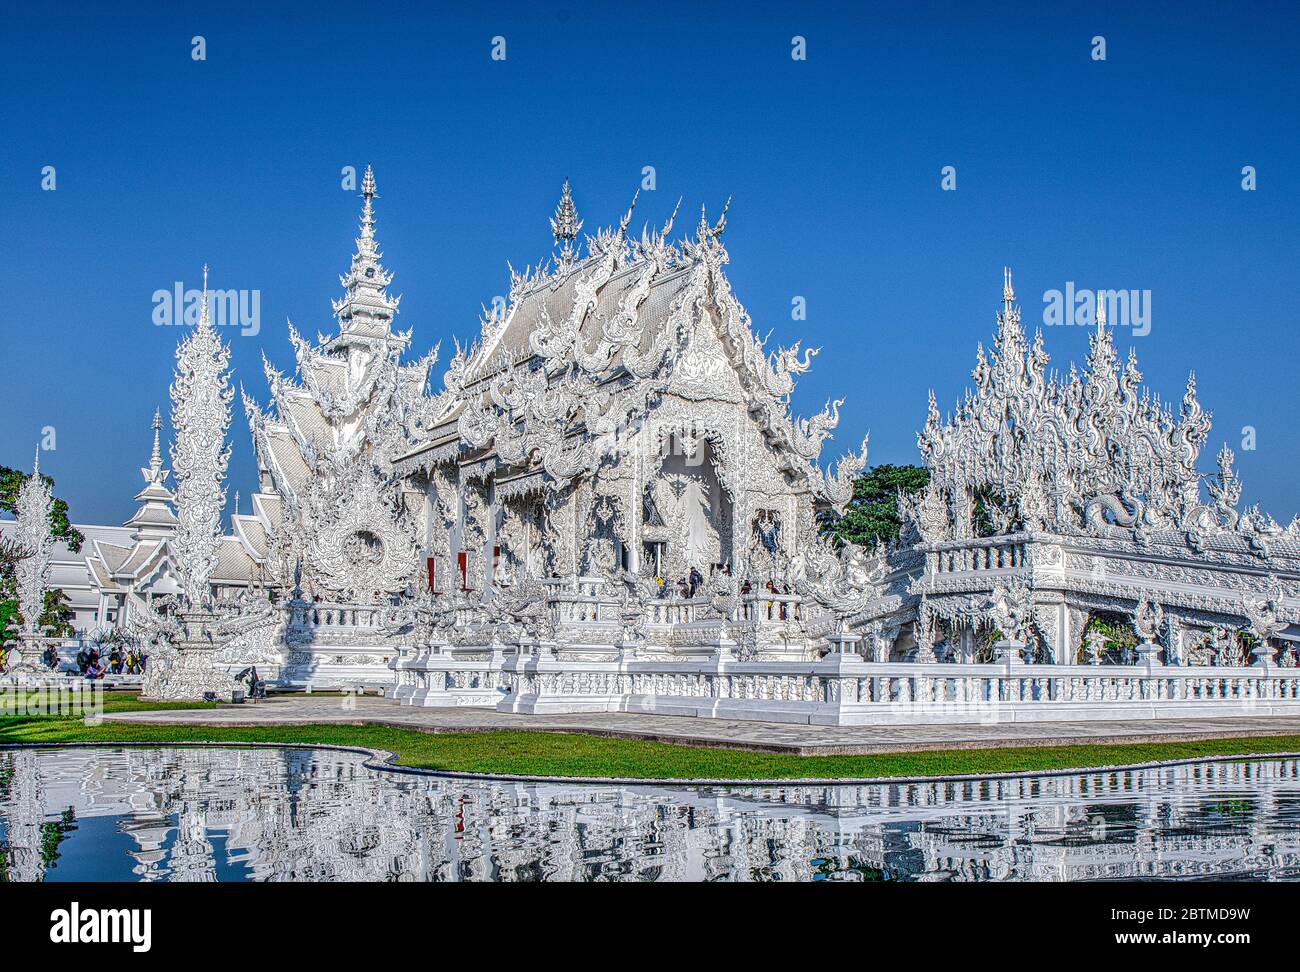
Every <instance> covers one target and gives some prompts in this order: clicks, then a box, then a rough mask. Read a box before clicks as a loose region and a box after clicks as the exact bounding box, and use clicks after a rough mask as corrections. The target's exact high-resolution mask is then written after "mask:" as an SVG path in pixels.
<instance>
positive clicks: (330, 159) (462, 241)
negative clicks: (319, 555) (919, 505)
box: [0, 0, 1300, 523]
mask: <svg viewBox="0 0 1300 972" xmlns="http://www.w3.org/2000/svg"><path fill="white" fill-rule="evenodd" d="M263 6H272V5H264V4H250V5H243V4H239V3H221V4H217V3H212V4H194V5H191V4H160V5H158V6H156V7H154V6H141V5H133V4H126V5H123V6H122V7H109V6H108V5H104V4H98V3H96V4H85V5H76V4H65V3H58V2H53V3H44V4H34V5H33V4H25V5H22V6H21V7H20V8H19V7H17V5H11V9H9V10H7V11H6V14H5V29H4V33H3V36H0V72H2V73H3V82H4V83H3V92H2V93H0V113H2V117H3V133H4V138H3V144H0V189H2V191H0V227H3V229H4V234H3V235H4V240H5V243H6V246H5V252H4V256H3V258H2V259H0V293H3V295H4V299H3V300H2V301H0V334H2V335H3V348H4V353H3V378H2V379H0V381H2V382H3V386H2V387H3V388H4V408H3V413H2V414H3V421H2V422H0V463H3V464H5V465H16V466H21V467H22V468H27V467H28V465H29V464H30V461H31V456H32V449H33V446H34V444H35V442H36V441H37V439H38V438H39V437H40V435H41V430H42V429H43V428H45V427H47V426H48V427H53V429H54V430H55V432H56V436H57V439H56V442H57V448H56V449H55V450H54V451H53V452H49V453H46V454H45V455H44V456H43V458H42V468H43V469H45V470H46V471H48V472H50V473H52V474H53V475H54V476H55V477H56V480H57V484H58V485H57V492H58V494H59V495H60V496H62V497H64V498H66V499H67V500H68V501H69V502H70V504H71V510H72V516H73V519H74V520H75V521H77V522H107V523H118V522H121V521H123V520H125V519H126V518H127V517H129V516H130V514H131V512H132V510H133V508H134V504H133V503H132V501H131V496H132V495H133V494H134V493H135V492H136V490H137V489H139V487H140V485H141V482H140V479H139V473H138V471H137V470H138V468H139V466H140V465H142V464H144V463H145V462H146V460H147V458H148V450H149V436H150V430H149V423H150V419H151V417H152V415H153V411H154V408H155V407H157V406H159V405H161V406H163V407H164V414H165V410H166V392H167V385H168V382H169V381H170V378H171V369H172V355H173V352H174V350H175V346H176V343H177V341H178V339H179V337H180V331H179V329H177V328H173V327H158V326H155V325H154V324H153V322H152V319H151V316H152V314H153V311H154V305H153V302H152V295H153V294H154V292H155V291H157V290H159V289H171V288H172V287H173V286H174V284H175V282H176V281H182V282H183V283H184V284H185V285H186V286H187V287H193V286H197V285H198V283H199V280H200V267H201V266H202V265H203V263H204V262H207V263H208V264H210V265H211V268H212V269H211V273H212V285H213V286H214V287H221V288H235V289H242V290H256V291H259V293H260V312H261V328H260V332H259V333H258V334H256V335H240V334H238V333H237V332H236V331H235V330H234V329H226V330H225V331H224V335H225V336H226V337H227V338H228V339H229V340H230V343H231V344H232V346H233V365H234V368H235V376H236V379H237V380H239V381H242V382H243V383H244V385H245V387H247V388H248V389H249V391H250V392H252V393H253V394H254V395H255V396H257V397H258V398H259V399H260V400H263V401H265V398H266V383H265V379H264V377H263V374H262V365H261V355H262V354H263V353H265V354H266V355H267V357H268V358H269V359H270V360H271V361H272V362H273V363H275V364H276V365H277V366H278V367H280V368H282V369H284V370H287V371H290V372H291V371H292V353H291V348H290V346H289V343H288V340H287V338H286V328H285V321H286V319H287V318H291V319H292V320H293V321H294V323H295V325H296V326H297V327H298V328H299V330H300V331H301V332H302V333H303V334H305V335H308V336H314V335H315V334H316V333H317V331H327V332H328V331H329V330H330V329H331V328H332V327H333V326H334V325H333V322H332V320H331V317H330V306H329V300H330V299H331V298H334V297H337V296H338V294H339V293H340V287H339V285H338V282H337V281H338V275H339V274H340V273H341V272H343V271H344V270H345V269H346V267H347V263H348V257H349V255H350V254H351V252H352V250H353V237H354V236H355V234H356V228H357V227H356V220H357V215H358V211H359V205H360V200H359V199H358V198H357V196H356V195H355V193H353V192H346V191H344V190H343V189H342V188H341V187H340V181H341V176H340V171H341V170H342V168H343V167H344V166H348V165H353V166H357V167H358V169H360V168H361V167H364V165H365V164H366V162H373V163H374V165H375V170H376V174H377V176H378V182H379V192H380V196H381V198H380V200H379V203H378V216H379V224H378V235H379V239H380V241H381V244H382V245H383V248H384V251H385V256H386V263H387V265H388V266H389V268H390V269H391V270H393V271H394V272H395V273H396V281H395V285H394V290H395V291H397V292H400V293H402V294H403V295H404V297H403V301H402V308H401V310H402V313H401V316H400V317H399V319H398V322H399V324H400V325H401V326H402V327H411V328H413V329H414V332H415V350H416V351H422V350H423V349H424V348H426V347H428V346H431V345H433V344H435V343H437V342H438V341H442V342H443V347H444V349H449V348H450V346H451V341H450V338H451V337H452V336H453V335H456V336H458V337H460V338H461V340H462V341H466V340H468V339H470V338H472V337H473V336H475V335H476V334H477V331H478V324H477V318H478V313H479V305H480V304H481V303H490V302H491V300H492V298H493V296H494V295H499V294H504V293H506V291H507V289H508V274H507V270H506V261H507V260H510V261H512V262H513V263H514V264H515V266H517V267H522V266H524V265H525V264H528V263H535V262H536V261H537V260H538V259H539V258H542V257H544V256H546V255H547V254H549V252H550V249H551V245H552V241H551V238H550V232H549V227H548V224H547V217H548V216H549V215H550V213H551V211H552V209H553V207H554V205H555V203H556V200H557V198H558V194H559V187H560V183H561V182H562V180H563V179H564V178H565V177H566V176H567V177H568V178H569V179H571V181H572V184H573V189H574V196H575V199H576V202H577V205H578V208H579V211H580V213H581V215H582V216H583V218H584V219H585V220H586V222H587V229H588V230H594V229H595V228H596V227H597V226H598V225H608V224H610V223H613V222H615V221H616V220H617V218H618V217H619V215H620V214H621V213H622V212H623V210H624V209H625V208H626V206H627V203H628V201H629V199H630V197H631V195H632V193H633V191H634V190H635V189H636V188H637V187H638V185H639V184H640V182H641V179H642V169H643V167H644V166H647V165H650V166H654V167H655V172H656V178H657V188H656V191H654V192H642V194H641V199H640V202H639V204H638V207H637V211H636V220H635V222H634V230H635V231H637V232H638V233H639V229H640V226H641V224H642V222H643V221H654V222H655V223H659V222H661V221H662V220H663V219H664V218H665V217H666V216H667V214H668V212H669V211H670V210H671V209H672V206H673V204H674V203H675V202H676V200H677V198H678V196H682V197H684V202H683V212H684V213H685V214H687V215H686V217H685V218H684V219H683V221H682V222H681V223H679V228H680V229H682V230H683V231H686V230H688V229H689V228H690V227H691V226H692V225H693V224H694V221H695V215H696V214H697V213H698V210H699V205H700V203H701V202H704V203H707V204H708V206H709V208H710V211H712V212H716V211H717V209H718V208H719V207H720V206H721V204H722V202H723V200H724V199H726V197H727V196H728V195H731V196H733V197H734V198H733V202H732V206H731V212H730V216H729V223H728V230H727V236H726V242H727V246H728V249H729V250H730V253H731V257H732V266H731V269H730V275H731V279H732V282H733V284H734V286H735V289H736V292H737V294H738V296H739V297H740V299H741V300H742V302H744V303H745V304H746V306H747V307H748V309H749V311H750V313H751V315H752V317H753V319H754V322H755V324H756V326H757V327H758V329H759V330H760V332H761V333H766V332H767V331H768V330H769V329H770V330H771V331H772V332H773V337H772V343H771V346H773V347H775V346H776V344H778V343H782V344H788V343H791V342H793V341H794V340H796V339H799V338H803V339H804V340H805V342H806V343H811V344H813V345H817V346H821V347H822V348H823V349H824V350H823V352H822V354H821V356H820V357H819V358H817V359H816V362H815V365H814V368H813V370H812V371H811V372H810V373H809V374H808V375H806V376H805V377H804V379H803V381H802V383H801V385H800V387H799V389H798V391H797V392H796V395H795V399H794V405H795V408H796V411H800V412H802V413H804V414H809V413H812V412H815V411H817V410H818V409H820V407H821V405H822V404H823V402H824V401H825V400H826V399H827V398H828V397H830V396H842V397H844V398H845V399H846V400H847V401H846V405H845V408H844V410H843V415H844V418H843V422H842V424H841V426H840V429H839V430H838V431H837V433H836V437H835V441H834V442H831V443H829V444H828V446H827V458H831V457H833V456H834V455H838V454H839V452H840V451H842V450H843V449H846V448H849V447H852V446H854V445H855V444H856V443H857V442H858V441H859V440H860V439H861V436H862V434H863V433H864V432H866V431H867V430H870V432H871V461H872V462H873V463H880V462H915V461H917V460H918V455H917V451H916V443H915V433H916V430H917V429H918V428H919V427H920V426H921V424H922V423H923V421H924V418H925V405H926V392H927V390H928V389H930V388H934V389H935V391H936V393H937V394H938V396H939V400H940V403H941V407H942V408H943V409H944V410H945V411H946V410H947V409H949V408H950V407H951V406H952V404H953V403H954V402H955V401H956V400H957V398H958V396H959V395H960V394H961V392H962V389H963V388H964V387H965V385H966V384H967V382H968V380H969V372H970V369H971V368H972V366H973V365H974V354H975V346H976V343H977V342H979V341H985V342H986V343H987V342H988V340H989V339H990V337H991V335H992V332H993V327H994V314H995V311H996V309H997V307H998V306H999V300H1000V293H1001V274H1002V266H1003V265H1004V264H1010V265H1011V266H1012V267H1013V269H1014V271H1015V281H1016V287H1017V291H1018V296H1019V298H1020V300H1021V303H1022V306H1023V307H1024V318H1025V321H1026V322H1027V323H1029V324H1031V325H1032V324H1035V323H1038V322H1040V321H1041V320H1042V316H1043V295H1044V293H1045V292H1046V291H1049V290H1052V289H1059V290H1063V289H1064V288H1065V287H1066V285H1067V282H1068V281H1073V282H1074V284H1075V286H1076V287H1078V288H1081V289H1083V288H1090V289H1098V288H1107V289H1111V288H1114V289H1119V288H1124V289H1136V290H1142V291H1150V293H1151V306H1150V317H1151V326H1150V333H1148V334H1146V335H1144V336H1141V337H1135V336H1134V335H1133V333H1132V329H1129V330H1127V331H1125V330H1124V329H1122V328H1121V329H1120V330H1119V333H1118V337H1117V340H1118V343H1119V345H1120V349H1121V352H1122V353H1126V352H1127V346H1128V345H1129V344H1130V343H1132V344H1135V345H1136V347H1137V350H1138V355H1139V362H1140V364H1141V367H1142V370H1143V372H1144V373H1145V375H1146V377H1147V381H1148V383H1149V384H1150V385H1151V386H1152V387H1153V389H1154V390H1155V391H1157V392H1159V393H1160V394H1161V395H1162V396H1163V397H1165V398H1169V399H1175V400H1176V399H1177V398H1179V397H1180V396H1181V394H1182V390H1183V384H1184V382H1185V380H1186V375H1187V372H1188V371H1189V370H1192V369H1195V371H1196V372H1197V377H1198V382H1199V388H1200V394H1201V402H1202V405H1203V406H1204V407H1206V408H1207V409H1211V410H1213V412H1214V418H1215V428H1214V431H1213V433H1212V438H1211V442H1210V445H1209V446H1208V447H1207V448H1206V450H1205V453H1204V455H1203V456H1202V467H1203V469H1204V470H1205V471H1207V472H1208V471H1210V470H1211V469H1212V468H1213V458H1214V453H1215V452H1216V451H1217V450H1218V447H1219V444H1220V443H1221V442H1222V441H1224V440H1225V439H1226V440H1227V441H1228V442H1229V443H1230V444H1231V445H1232V446H1233V448H1234V449H1236V450H1237V452H1238V456H1239V469H1240V471H1241V473H1242V475H1243V477H1244V479H1245V483H1246V500H1247V501H1248V502H1253V501H1260V502H1262V503H1263V504H1264V506H1265V508H1266V509H1268V510H1270V511H1271V512H1273V513H1274V515H1276V516H1277V517H1278V519H1279V520H1281V521H1283V522H1286V521H1287V520H1288V519H1289V518H1290V516H1291V514H1292V513H1293V512H1295V511H1297V510H1298V509H1300V497H1298V496H1297V490H1296V488H1295V485H1294V483H1293V481H1292V480H1293V472H1294V470H1296V468H1297V466H1298V465H1300V432H1297V429H1296V423H1295V422H1294V420H1293V416H1294V414H1295V412H1296V408H1297V405H1300V384H1298V383H1297V379H1296V375H1297V368H1296V359H1297V352H1300V335H1297V322H1296V306H1295V305H1294V304H1292V303H1291V299H1290V298H1291V295H1293V294H1295V293H1297V291H1298V290H1300V261H1298V260H1297V257H1298V256H1300V253H1298V252H1297V249H1298V247H1297V243H1298V236H1297V232H1298V227H1300V220H1298V219H1297V217H1298V216H1300V189H1298V187H1300V153H1298V152H1297V148H1300V138H1298V135H1297V121H1300V118H1298V113H1300V107H1298V106H1300V97H1298V95H1300V92H1298V91H1297V88H1298V87H1300V81H1298V80H1297V79H1298V78H1300V74H1298V73H1297V71H1296V70H1295V58H1296V50H1297V47H1298V46H1300V45H1298V41H1300V30H1297V25H1298V23H1300V13H1297V5H1295V4H1293V3H1269V4H1256V3H1233V4H1224V3H1215V4H1189V3H1177V4H1169V5H1158V4H1142V5H1135V4H1129V3H1121V4H1086V5H1085V4H1068V5H1067V4H1043V3H1037V2H1034V3H1023V4H1022V3H999V4H980V3H973V2H972V3H954V4H933V5H932V4H895V3H889V4H881V5H879V6H877V5H871V4H852V5H851V4H835V5H819V4H813V3H807V2H801V3H791V4H748V5H745V6H744V7H743V8H742V7H741V6H740V5H734V6H732V5H728V4H717V3H710V4H701V3H698V2H695V3H688V4H677V3H672V2H666V3H655V4H637V5H628V4H597V3H580V2H569V3H551V2H545V0H540V2H531V3H527V4H524V3H514V4H506V3H496V4H493V3H474V4H439V5H436V6H428V5H424V4H412V5H407V4H402V3H384V4H348V5H346V6H345V5H337V6H334V7H333V8H332V9H331V7H332V5H331V4H329V3H324V2H317V3H310V4H303V5H301V7H295V5H293V4H287V3H286V4H276V5H273V6H276V7H283V8H284V11H282V12H266V11H264V10H261V9H259V8H261V7H263ZM179 7H192V8H193V9H192V10H191V11H190V12H185V11H183V10H180V9H178V8H179ZM1138 7H1141V8H1142V9H1137V8H1138ZM461 8H470V9H468V10H466V9H461ZM288 11H292V12H288ZM196 35H201V36H202V37H203V38H204V40H205V42H206V60H203V61H195V60H194V59H193V57H192V43H191V39H192V38H193V37H194V36H196ZM796 35H798V36H802V37H804V38H805V39H806V53H807V57H806V60H802V61H797V60H794V59H792V57H791V52H792V43H791V39H792V37H794V36H796ZM495 36H501V37H504V38H505V42H506V58H505V60H504V61H497V60H493V59H492V57H491V54H492V45H493V38H494V37H495ZM1095 36H1102V37H1104V38H1105V42H1106V59H1105V60H1104V61H1097V60H1094V59H1093V50H1094V45H1093V41H1092V39H1093V38H1094V37H1095ZM1247 165H1250V166H1254V167H1255V170H1256V172H1257V180H1258V183H1257V185H1258V188H1257V189H1256V190H1255V191H1253V192H1247V191H1243V189H1242V178H1243V177H1242V173H1241V170H1242V168H1243V166H1247ZM45 166H54V167H55V174H56V186H57V188H56V189H55V190H54V191H43V190H42V188H41V184H42V168H43V167H45ZM944 166H953V167H955V170H956V184H957V188H956V190H955V191H943V190H942V189H941V170H942V169H943V167H944ZM795 296H802V297H804V298H805V299H806V305H807V320H806V321H794V320H792V319H791V306H792V305H791V301H792V299H793V298H794V297H795ZM1046 343H1047V349H1048V351H1049V353H1050V354H1051V355H1052V359H1053V364H1054V365H1057V366H1061V367H1065V366H1066V365H1067V364H1068V362H1069V361H1070V360H1072V359H1074V360H1081V359H1082V358H1083V356H1084V355H1085V354H1086V351H1087V329H1086V328H1083V327H1051V328H1048V329H1047V333H1046ZM447 357H448V355H444V357H443V360H444V361H445V360H446V359H447ZM436 372H437V373H438V374H440V372H441V366H436ZM1246 426H1250V427H1252V428H1253V429H1254V430H1255V446H1256V448H1255V449H1254V450H1253V451H1251V450H1243V449H1242V448H1241V445H1242V438H1243V433H1242V429H1243V428H1244V427H1246ZM232 438H233V440H234V443H235V451H234V458H233V460H232V464H231V481H230V491H231V493H232V494H233V492H234V491H235V490H241V491H242V492H243V493H244V495H245V496H247V495H248V494H249V493H251V492H252V491H253V490H254V488H255V477H254V469H253V458H252V448H251V445H250V443H249V438H248V433H247V427H246V424H245V421H244V416H243V413H242V410H241V409H237V411H236V414H235V418H234V421H233V424H232ZM245 502H246V501H245ZM246 509H247V507H245V510H246Z"/></svg>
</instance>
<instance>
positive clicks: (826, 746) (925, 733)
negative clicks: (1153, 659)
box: [104, 696, 1300, 756]
mask: <svg viewBox="0 0 1300 972" xmlns="http://www.w3.org/2000/svg"><path fill="white" fill-rule="evenodd" d="M345 702H347V704H348V705H349V706H351V707H350V708H347V707H345V705H344V703H345ZM104 718H105V719H106V720H111V721H120V722H139V723H157V724H169V725H213V726H275V725H291V724H295V723H297V724H301V723H309V722H315V723H328V722H334V723H340V724H351V725H358V724H363V723H373V724H379V725H389V726H398V727H401V728H405V729H418V730H421V731H425V732H474V731H483V730H494V729H516V730H524V731H534V732H585V733H590V734H592V735H597V736H616V737H624V738H631V739H651V740H657V741H660V742H671V743H681V744H685V745H690V746H716V747H721V748H730V749H750V750H756V751H759V752H776V753H788V754H791V755H798V756H829V755H838V754H843V755H865V754H869V753H890V752H917V751H920V750H928V749H929V750H932V749H991V748H997V747H1007V746H1041V745H1055V746H1060V745H1072V744H1080V743H1091V744H1103V743H1133V742H1186V741H1190V740H1196V739H1228V738H1234V737H1240V736H1282V735H1298V736H1300V716H1253V717H1234V718H1219V719H1168V720H1165V719H1161V720H1159V721H1127V722H1049V723H998V724H993V725H965V726H809V725H786V724H781V723H771V722H741V721H729V720H722V719H694V718H689V717H684V716H661V715H635V714H630V713H620V712H601V713H591V714H587V715H552V716H536V715H516V714H513V713H501V712H493V711H491V710H486V709H424V708H413V707H410V706H402V705H398V704H397V703H395V702H393V701H391V700H389V699H382V698H374V697H364V696H363V697H360V698H356V699H346V700H345V699H342V698H338V697H333V698H329V697H322V696H318V697H315V698H312V697H310V696H296V697H293V698H280V699H270V700H267V701H265V702H256V703H252V704H247V705H227V706H221V707H219V708H216V709H174V710H170V711H158V712H120V713H115V714H108V715H105V717H104Z"/></svg>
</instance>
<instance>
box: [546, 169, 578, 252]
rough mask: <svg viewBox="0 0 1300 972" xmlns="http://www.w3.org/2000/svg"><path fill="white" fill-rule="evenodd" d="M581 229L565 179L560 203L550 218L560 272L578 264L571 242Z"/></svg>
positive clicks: (575, 249) (575, 250) (576, 210)
mask: <svg viewBox="0 0 1300 972" xmlns="http://www.w3.org/2000/svg"><path fill="white" fill-rule="evenodd" d="M581 229H582V220H581V219H579V218H578V209H577V207H576V206H574V205H573V193H572V192H571V191H570V189H569V180H568V179H565V180H564V186H563V187H562V188H561V189H560V202H559V204H558V205H557V206H556V207H555V215H554V216H552V217H551V232H552V233H553V234H554V235H555V242H556V244H557V245H558V246H559V247H560V257H559V261H558V262H559V266H560V268H561V269H562V270H563V269H567V268H568V267H571V266H573V265H574V264H575V263H577V262H578V252H577V248H576V247H575V246H574V243H573V241H574V240H576V239H577V238H578V232H579V231H580V230H581Z"/></svg>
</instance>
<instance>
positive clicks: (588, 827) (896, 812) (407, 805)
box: [0, 749, 1300, 881]
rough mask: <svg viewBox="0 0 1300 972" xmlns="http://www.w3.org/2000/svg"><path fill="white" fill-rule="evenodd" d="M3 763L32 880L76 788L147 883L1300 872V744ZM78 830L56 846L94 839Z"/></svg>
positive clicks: (239, 752)
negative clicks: (1025, 752) (1182, 761)
mask: <svg viewBox="0 0 1300 972" xmlns="http://www.w3.org/2000/svg"><path fill="white" fill-rule="evenodd" d="M0 779H3V780H4V781H5V786H4V787H3V789H0V845H3V846H4V850H3V853H4V854H5V855H6V856H5V861H6V869H7V871H8V876H9V878H10V879H11V880H22V881H32V880H40V879H42V877H43V876H46V872H45V863H44V862H43V860H42V855H41V827H42V824H48V822H49V821H51V820H55V819H57V817H58V815H59V814H60V813H61V812H63V811H64V810H66V809H67V808H72V809H73V811H74V812H75V814H76V817H77V819H78V820H79V821H82V822H85V821H88V820H90V819H92V818H96V817H108V818H113V820H114V826H115V828H116V830H117V832H118V833H120V834H122V835H124V836H125V838H126V843H125V845H124V846H125V847H126V848H127V849H126V850H125V851H124V852H123V853H124V859H122V860H119V861H117V865H118V869H117V870H114V871H112V873H109V874H105V875H104V877H105V878H108V879H126V880H144V881H157V880H170V881H212V880H219V879H227V878H232V877H234V878H249V879H254V880H266V881H284V880H297V881H341V880H348V881H457V880H480V881H481V880H497V881H529V880H543V879H544V880H561V881H591V880H651V881H654V880H658V881H664V880H676V881H682V880H685V881H708V880H788V881H807V880H816V879H818V878H823V877H827V878H874V877H890V878H896V879H920V880H1005V879H1019V880H1081V879H1098V878H1101V879H1105V878H1158V877H1227V876H1233V875H1247V876H1256V877H1290V876H1294V875H1296V874H1300V833H1298V832H1297V827H1298V822H1300V761H1297V760H1282V761H1273V762H1259V763H1205V764H1197V765H1189V766H1177V767H1165V768H1161V769H1152V770H1140V771H1119V772H1108V773H1094V774H1087V775H1082V776H1078V775H1073V776H1069V775H1067V776H1042V777H1025V778H1020V779H1011V780H985V781H971V782H934V783H917V784H899V785H863V786H839V787H824V786H779V787H736V788H719V787H697V788H680V787H677V788H669V787H656V786H637V787H626V786H624V787H618V786H591V785H582V784H559V783H556V784H547V783H478V782H464V781H450V780H439V779H434V778H428V777H416V776H403V775H398V774H389V773H377V772H373V771H370V770H367V769H366V768H364V766H363V765H362V758H361V757H360V756H356V755H353V754H347V753H333V752H314V751H310V750H301V749H298V750H294V749H181V750H153V749H128V750H120V751H119V750H70V751H57V752H56V751H33V750H17V751H9V752H2V753H0ZM78 839H84V840H87V841H89V838H79V836H78V834H77V833H75V832H74V834H73V835H72V837H70V838H69V840H68V843H67V844H66V846H65V848H64V853H65V855H66V856H67V857H75V856H76V855H78V854H89V853H92V852H93V851H92V849H91V848H89V847H86V846H82V847H79V846H78V844H77V841H78ZM98 853H101V854H102V853H104V851H103V849H102V848H100V849H99V850H98ZM56 866H57V865H56ZM48 876H50V877H57V876H58V875H57V874H50V875H48Z"/></svg>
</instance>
